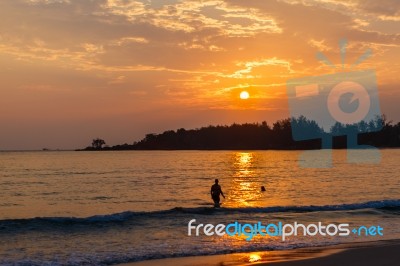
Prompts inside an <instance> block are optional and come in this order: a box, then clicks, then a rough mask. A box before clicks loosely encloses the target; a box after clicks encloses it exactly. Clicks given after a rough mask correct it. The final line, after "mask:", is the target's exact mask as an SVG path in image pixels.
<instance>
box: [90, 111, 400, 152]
mask: <svg viewBox="0 0 400 266" xmlns="http://www.w3.org/2000/svg"><path fill="white" fill-rule="evenodd" d="M292 127H293V128H295V130H297V132H300V133H302V134H305V136H306V137H305V138H304V139H306V140H302V141H295V140H294V139H293V136H292ZM349 134H356V135H357V139H358V144H359V145H363V144H364V145H365V144H366V145H371V146H375V147H381V148H390V147H400V122H399V123H397V124H394V123H393V122H392V121H388V120H387V119H386V117H385V116H384V115H383V116H382V117H377V118H376V119H374V120H373V121H370V122H369V123H366V122H364V121H362V122H360V123H358V124H353V125H343V124H340V123H336V124H335V125H334V126H332V128H331V129H330V132H328V133H326V132H324V130H323V129H322V128H321V127H320V126H319V125H318V124H317V123H316V122H315V121H311V120H308V119H307V118H305V117H299V118H287V119H282V120H278V121H276V122H275V123H273V124H272V125H269V124H268V123H267V122H265V121H264V122H262V123H245V124H236V123H235V124H232V125H230V126H222V125H218V126H208V127H202V128H197V129H190V130H187V129H184V128H180V129H178V130H176V131H175V130H168V131H165V132H163V133H161V134H153V133H151V134H146V136H145V137H144V138H143V139H142V140H140V141H137V142H136V141H135V142H133V143H132V144H128V143H125V144H121V145H115V146H111V147H109V146H105V144H106V143H105V141H104V140H102V139H100V138H97V139H94V140H93V142H92V145H91V146H88V147H86V148H85V149H83V150H87V151H92V150H272V149H275V150H295V149H300V150H307V149H320V148H321V138H323V137H328V138H331V139H332V140H333V141H332V147H333V148H346V147H347V137H346V136H348V135H349Z"/></svg>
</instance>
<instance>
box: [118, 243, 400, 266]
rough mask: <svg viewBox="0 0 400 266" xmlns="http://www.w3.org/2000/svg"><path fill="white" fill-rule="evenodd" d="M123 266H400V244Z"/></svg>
mask: <svg viewBox="0 0 400 266" xmlns="http://www.w3.org/2000/svg"><path fill="white" fill-rule="evenodd" d="M122 265H123V266H128V265H129V266H150V265H162V266H200V265H202V266H244V265H257V266H260V265H261V266H262V265H276V266H317V265H318V266H320V265H324V266H337V265H352V266H361V265H362V266H369V265H371V266H372V265H374V266H375V265H385V266H397V265H400V240H390V241H377V242H369V243H357V244H342V245H337V246H330V247H317V248H301V249H296V250H285V251H264V252H249V253H235V254H227V255H212V256H197V257H184V258H170V259H160V260H149V261H142V262H135V263H128V264H122Z"/></svg>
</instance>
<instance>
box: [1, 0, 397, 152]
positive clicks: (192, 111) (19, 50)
mask: <svg viewBox="0 0 400 266" xmlns="http://www.w3.org/2000/svg"><path fill="white" fill-rule="evenodd" d="M367 2H368V3H370V1H367ZM390 5H391V8H388V9H386V8H385V9H383V8H381V7H380V5H378V4H377V5H373V4H372V2H371V3H370V4H367V3H366V2H364V1H354V2H351V4H350V3H349V4H347V3H345V2H343V1H338V0H332V1H320V0H309V1H305V2H304V1H261V0H260V1H244V0H227V1H222V0H217V1H215V0H213V1H208V0H207V1H193V0H188V1H186V0H185V1H179V0H171V1H165V2H164V1H139V0H129V1H119V0H108V1H76V0H71V1H61V0H57V1H56V0H34V1H33V0H19V1H14V0H5V1H1V3H0V14H1V17H2V18H3V19H2V22H1V24H0V28H1V34H0V59H1V60H0V67H1V69H2V71H1V72H0V78H1V79H0V82H1V89H0V90H1V95H2V97H0V122H1V125H2V130H1V132H0V148H1V149H41V148H44V147H48V148H78V147H83V146H85V145H87V144H88V142H89V141H90V140H91V139H92V138H93V137H96V136H99V137H102V138H104V139H105V140H106V141H107V144H110V145H114V144H120V143H125V142H129V143H131V142H133V141H137V140H140V139H142V138H143V137H144V136H145V134H147V133H149V132H162V131H164V130H173V129H177V128H196V127H201V126H204V125H210V124H221V125H222V124H231V123H234V122H236V123H245V122H255V121H263V120H266V121H268V122H273V121H276V120H277V119H282V118H286V117H288V116H289V112H288V104H287V96H286V81H287V80H288V79H291V78H297V77H305V76H317V75H323V74H331V73H335V72H337V71H352V70H354V69H355V68H353V69H351V65H352V64H353V63H354V62H355V61H356V59H357V58H359V57H360V55H362V54H363V53H364V52H365V51H366V49H371V51H372V56H371V57H370V58H368V59H367V60H365V62H363V63H362V64H360V65H358V66H357V67H356V68H357V69H376V73H377V80H378V81H379V84H378V86H379V90H380V92H379V93H380V97H381V102H382V104H381V106H382V109H383V110H382V112H383V113H385V114H386V115H387V116H388V118H390V119H391V120H393V121H398V120H399V119H400V114H399V112H398V108H397V103H398V102H399V101H400V98H399V93H397V91H398V87H399V84H400V76H399V75H398V72H399V70H400V65H399V58H400V35H399V34H398V29H399V28H400V20H399V19H398V14H396V13H393V12H394V11H393V12H392V11H391V10H399V9H400V6H399V2H398V1H391V4H390ZM304 18H312V20H310V19H304ZM340 38H347V39H348V43H349V45H348V47H347V50H346V58H345V61H344V67H343V69H342V68H338V67H337V68H331V67H329V66H327V65H325V64H324V63H323V62H320V61H318V60H317V59H316V56H315V55H316V53H317V52H318V51H321V52H323V53H324V54H325V55H326V56H327V57H328V58H329V59H330V60H331V61H332V63H333V64H335V65H340V64H341V57H340V51H339V48H338V42H339V39H340ZM250 86H251V90H250V89H249V90H248V91H247V92H248V93H249V97H250V99H251V100H252V101H247V102H245V101H240V99H246V98H248V97H247V96H245V95H242V93H243V94H245V92H244V88H249V87H250ZM239 95H240V99H239V97H238V96H239ZM238 100H239V101H238ZM244 103H246V106H244Z"/></svg>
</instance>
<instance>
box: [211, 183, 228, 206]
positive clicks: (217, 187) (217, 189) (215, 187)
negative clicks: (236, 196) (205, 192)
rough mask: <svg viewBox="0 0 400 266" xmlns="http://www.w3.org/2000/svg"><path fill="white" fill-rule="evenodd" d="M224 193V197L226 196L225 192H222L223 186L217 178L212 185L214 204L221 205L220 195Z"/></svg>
mask: <svg viewBox="0 0 400 266" xmlns="http://www.w3.org/2000/svg"><path fill="white" fill-rule="evenodd" d="M220 194H221V195H222V197H224V199H225V196H224V193H223V192H222V189H221V186H220V185H218V179H215V184H214V185H212V186H211V198H212V199H213V201H214V206H215V207H219V201H220V199H219V195H220Z"/></svg>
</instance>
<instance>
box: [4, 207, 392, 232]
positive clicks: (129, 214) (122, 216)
mask: <svg viewBox="0 0 400 266" xmlns="http://www.w3.org/2000/svg"><path fill="white" fill-rule="evenodd" d="M363 209H379V210H386V211H393V212H395V213H397V212H399V211H400V200H399V199H397V200H380V201H368V202H362V203H351V204H340V205H322V206H315V205H309V206H273V207H246V208H218V209H216V208H213V207H194V208H184V207H175V208H173V209H169V210H162V211H152V212H134V211H125V212H121V213H114V214H107V215H94V216H90V217H83V218H80V217H35V218H26V219H6V220H0V232H1V231H2V230H3V229H5V228H9V227H10V226H18V225H20V226H29V225H35V224H63V225H68V224H70V225H72V224H83V225H84V224H99V223H122V222H127V221H130V220H134V219H138V218H161V217H166V216H175V215H179V214H181V215H185V214H191V215H193V214H196V215H217V214H223V215H229V214H240V213H245V214H251V213H281V212H293V213H298V212H328V211H352V210H363Z"/></svg>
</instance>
